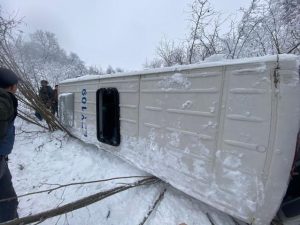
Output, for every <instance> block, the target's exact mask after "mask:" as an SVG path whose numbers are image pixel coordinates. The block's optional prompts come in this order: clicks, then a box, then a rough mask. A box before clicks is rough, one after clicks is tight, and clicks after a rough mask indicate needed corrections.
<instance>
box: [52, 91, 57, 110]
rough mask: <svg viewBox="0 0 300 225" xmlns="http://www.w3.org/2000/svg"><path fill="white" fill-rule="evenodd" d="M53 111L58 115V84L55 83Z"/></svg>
mask: <svg viewBox="0 0 300 225" xmlns="http://www.w3.org/2000/svg"><path fill="white" fill-rule="evenodd" d="M52 113H53V114H54V115H55V114H56V115H57V116H58V85H55V87H54V91H53V102H52Z"/></svg>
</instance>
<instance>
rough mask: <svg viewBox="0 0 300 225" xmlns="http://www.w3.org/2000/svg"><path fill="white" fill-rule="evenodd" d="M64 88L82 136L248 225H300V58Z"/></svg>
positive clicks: (67, 111)
mask: <svg viewBox="0 0 300 225" xmlns="http://www.w3.org/2000/svg"><path fill="white" fill-rule="evenodd" d="M59 92H60V95H59V110H60V119H61V121H62V122H63V123H64V124H65V125H66V126H67V127H69V129H70V131H71V132H72V133H73V134H74V135H77V136H78V137H79V138H81V139H82V140H84V141H86V142H88V143H93V144H96V145H97V146H98V147H99V148H101V149H104V150H106V151H109V152H111V153H113V154H115V155H117V156H119V157H121V158H123V159H125V160H127V161H128V162H130V163H132V164H133V165H135V166H137V167H139V168H140V169H142V170H144V171H147V172H149V173H151V174H153V175H155V176H157V177H159V178H161V179H162V180H164V181H166V182H168V183H170V184H171V185H172V186H174V187H176V188H177V189H179V190H181V191H183V192H185V193H187V194H188V195H190V196H193V197H194V198H196V199H199V200H201V201H203V202H205V203H207V204H209V205H211V206H213V207H215V208H217V209H219V210H221V211H224V212H226V213H227V214H229V215H232V216H233V217H236V218H238V219H240V220H243V221H245V222H247V223H250V224H256V225H262V224H269V223H270V221H271V220H272V219H273V218H274V216H275V215H276V214H277V212H279V213H278V215H279V217H280V219H281V220H282V221H283V222H284V223H285V224H300V188H299V173H297V172H299V167H300V165H299V164H300V163H299V162H300V160H299V152H298V155H297V151H296V143H297V140H298V141H299V139H297V134H298V132H299V122H300V99H299V97H300V84H299V57H297V56H295V55H276V56H265V57H257V58H249V59H240V60H226V61H224V60H223V61H218V62H203V63H201V64H194V65H188V66H176V67H170V68H160V69H153V70H144V71H140V72H131V73H120V74H114V75H101V76H85V77H80V78H76V79H70V80H66V81H63V82H61V83H60V86H59ZM297 174H298V175H297ZM289 184H290V186H289ZM286 193H287V194H286ZM278 210H279V211H278Z"/></svg>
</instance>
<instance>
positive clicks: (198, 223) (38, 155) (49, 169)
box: [9, 119, 235, 225]
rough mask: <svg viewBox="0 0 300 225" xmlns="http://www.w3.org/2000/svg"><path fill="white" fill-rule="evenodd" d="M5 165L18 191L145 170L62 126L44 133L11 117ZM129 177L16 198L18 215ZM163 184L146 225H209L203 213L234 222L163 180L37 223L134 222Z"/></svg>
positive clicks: (225, 224) (226, 223) (220, 221)
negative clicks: (74, 136) (11, 144)
mask: <svg viewBox="0 0 300 225" xmlns="http://www.w3.org/2000/svg"><path fill="white" fill-rule="evenodd" d="M9 166H10V169H11V172H12V175H13V182H14V186H15V189H16V192H17V194H18V195H21V194H26V193H30V192H34V191H38V190H44V189H49V188H53V187H56V185H55V184H67V183H71V182H80V181H81V182H82V181H91V180H99V179H105V178H113V177H121V176H140V175H148V174H146V173H145V172H143V171H141V170H138V169H136V168H134V167H133V166H131V165H129V164H127V163H126V162H124V161H122V160H120V159H119V158H117V157H116V156H113V155H111V154H110V153H107V152H104V151H102V150H99V149H97V148H96V147H95V146H92V145H87V144H84V143H82V142H80V141H78V140H74V139H72V138H69V137H68V136H66V135H65V134H64V133H63V132H61V131H56V132H53V133H49V132H46V131H45V130H42V129H41V128H39V127H36V126H34V125H31V124H28V123H27V122H24V121H21V120H20V119H17V121H16V142H15V146H14V149H13V152H12V154H11V155H10V161H9ZM134 180H135V179H126V180H125V179H123V180H117V181H111V182H105V183H96V184H89V185H79V186H71V187H67V188H63V189H59V190H57V191H54V192H51V193H50V194H48V193H44V194H38V195H31V196H26V197H22V198H19V216H20V217H24V216H27V215H31V214H35V213H38V212H41V211H44V210H47V209H51V208H55V207H57V206H59V205H64V204H66V203H69V202H72V201H75V200H78V199H79V198H82V197H85V196H88V195H90V194H94V193H96V192H99V191H101V190H106V189H109V188H111V187H115V186H117V185H118V184H120V183H126V182H128V183H130V182H132V181H134ZM164 187H167V191H166V193H165V197H164V199H163V200H162V201H161V202H160V204H159V205H158V207H157V208H156V210H155V211H154V212H153V213H152V215H151V216H150V218H149V219H148V221H147V222H146V224H147V225H156V224H164V225H167V224H170V225H171V224H172V225H179V224H181V223H185V224H187V225H210V224H211V223H210V222H209V219H208V217H207V214H209V217H210V218H211V219H212V220H213V221H214V224H216V225H217V224H218V225H235V223H234V222H233V221H232V219H231V218H230V217H229V216H227V215H225V214H224V213H221V212H219V211H217V210H215V209H213V208H211V207H209V206H207V205H205V204H203V203H201V202H200V201H198V200H195V199H193V198H191V197H189V196H187V195H185V194H183V193H181V192H179V191H177V190H175V189H174V188H172V187H170V186H169V185H167V184H155V185H152V186H147V187H138V188H134V189H130V190H127V191H125V192H122V193H119V194H116V195H114V196H112V197H109V198H107V199H105V200H102V201H100V202H97V203H95V204H92V205H90V206H88V207H85V208H82V209H79V210H76V211H73V212H71V213H68V214H66V215H62V216H59V217H55V218H52V219H48V220H46V221H44V222H43V223H42V224H51V225H52V224H72V225H73V224H75V225H76V224H80V225H84V224H86V225H96V224H97V225H98V224H110V225H114V224H115V225H117V224H122V225H123V224H128V225H129V224H130V225H135V224H137V225H138V224H140V222H141V221H142V220H143V218H144V216H145V215H146V213H147V211H148V210H149V208H150V207H151V206H152V205H153V203H154V201H155V200H156V199H157V197H158V196H159V194H160V192H161V191H162V190H163V189H164Z"/></svg>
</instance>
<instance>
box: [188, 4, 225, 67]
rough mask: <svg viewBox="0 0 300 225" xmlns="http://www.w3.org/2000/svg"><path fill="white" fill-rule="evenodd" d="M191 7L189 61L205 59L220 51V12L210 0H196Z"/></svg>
mask: <svg viewBox="0 0 300 225" xmlns="http://www.w3.org/2000/svg"><path fill="white" fill-rule="evenodd" d="M190 7H191V11H190V14H191V18H190V22H191V28H190V29H191V31H190V34H189V38H188V40H187V42H188V63H189V64H191V63H194V62H196V61H199V60H204V59H205V58H206V57H208V56H211V55H213V54H216V53H219V48H218V39H219V28H220V22H219V13H217V12H216V11H215V10H214V9H213V8H212V7H211V5H210V3H209V1H208V0H194V2H193V3H192V5H191V6H190Z"/></svg>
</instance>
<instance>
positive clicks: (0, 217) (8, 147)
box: [0, 68, 18, 223]
mask: <svg viewBox="0 0 300 225" xmlns="http://www.w3.org/2000/svg"><path fill="white" fill-rule="evenodd" d="M17 83H18V77H17V75H16V74H15V73H14V72H12V71H11V70H8V69H5V68H0V200H2V199H8V198H13V199H12V200H10V201H4V202H0V223H2V222H6V221H9V220H12V219H15V218H17V217H18V213H17V208H18V200H17V195H16V192H15V190H14V187H13V184H12V181H11V179H12V177H11V173H10V171H9V168H8V165H7V160H8V155H9V154H10V153H11V151H12V149H13V145H14V141H15V126H14V121H15V118H16V116H17V107H18V100H17V98H16V97H15V93H16V91H17Z"/></svg>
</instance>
